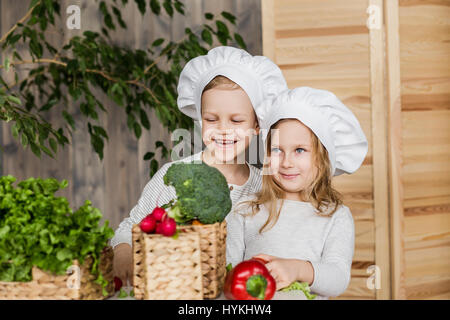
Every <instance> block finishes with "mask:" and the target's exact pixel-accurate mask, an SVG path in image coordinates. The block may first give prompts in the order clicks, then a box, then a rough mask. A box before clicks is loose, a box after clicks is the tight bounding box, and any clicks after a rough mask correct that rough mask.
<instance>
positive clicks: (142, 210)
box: [110, 162, 176, 248]
mask: <svg viewBox="0 0 450 320" xmlns="http://www.w3.org/2000/svg"><path fill="white" fill-rule="evenodd" d="M171 164H173V162H170V163H166V164H165V165H163V166H162V167H161V168H160V169H159V170H158V171H157V172H156V173H155V175H154V176H153V177H152V179H150V181H149V182H148V183H147V185H146V186H145V188H144V190H143V191H142V194H141V197H140V198H139V201H138V203H137V204H136V205H135V206H134V208H133V209H131V212H130V216H129V217H127V218H125V219H124V220H123V221H122V222H121V223H120V224H119V227H118V228H117V229H116V231H115V234H114V237H113V238H112V239H111V243H110V244H111V246H112V247H113V248H114V247H115V246H117V245H118V244H120V243H128V244H129V245H130V246H132V236H131V229H132V228H133V225H134V224H138V223H139V222H141V220H142V219H144V218H145V217H146V216H147V215H148V214H149V213H151V212H152V211H153V209H154V208H155V207H156V206H157V205H159V206H161V205H163V204H165V203H168V202H169V201H170V200H172V199H175V198H176V193H175V189H174V188H173V187H169V186H166V185H165V184H164V181H163V177H164V175H165V174H166V172H167V170H168V169H169V167H170V166H171Z"/></svg>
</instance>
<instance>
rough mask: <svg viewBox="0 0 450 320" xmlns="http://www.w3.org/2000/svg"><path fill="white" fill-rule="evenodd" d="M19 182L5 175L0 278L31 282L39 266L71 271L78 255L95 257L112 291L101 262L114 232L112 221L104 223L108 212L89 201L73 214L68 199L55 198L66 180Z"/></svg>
mask: <svg viewBox="0 0 450 320" xmlns="http://www.w3.org/2000/svg"><path fill="white" fill-rule="evenodd" d="M15 181H16V178H15V177H13V176H11V175H8V176H2V177H0V281H31V280H32V279H31V269H32V267H33V266H37V267H38V268H40V269H42V270H45V271H50V272H52V273H55V274H65V272H66V270H67V268H68V267H69V266H71V265H72V263H73V260H74V259H78V261H79V262H80V264H83V262H84V260H85V259H86V258H87V257H92V259H93V264H92V268H91V273H92V274H94V275H95V276H96V277H97V278H96V280H95V281H96V282H97V283H98V284H100V285H101V286H102V287H103V293H104V294H105V295H106V294H107V292H106V290H105V288H106V286H107V285H108V282H107V281H106V279H104V278H103V275H102V274H101V272H100V270H99V262H100V255H101V252H102V251H103V249H104V248H105V247H106V246H107V244H108V240H109V239H110V238H111V237H112V236H113V235H114V232H113V230H112V229H111V228H109V227H108V221H105V223H104V225H102V226H100V225H99V221H100V219H101V217H102V214H101V213H100V211H99V210H98V209H97V208H94V207H92V206H91V202H90V201H88V200H86V201H85V203H84V205H83V206H81V207H80V208H79V209H78V210H76V211H74V212H73V211H72V209H71V208H70V207H69V203H68V201H67V199H66V198H64V197H55V195H54V193H55V192H57V191H58V190H60V189H62V188H65V187H67V181H66V180H63V181H62V182H58V181H57V180H56V179H53V178H49V179H41V178H29V179H27V180H24V181H21V182H19V183H18V184H17V187H14V186H13V183H14V182H15Z"/></svg>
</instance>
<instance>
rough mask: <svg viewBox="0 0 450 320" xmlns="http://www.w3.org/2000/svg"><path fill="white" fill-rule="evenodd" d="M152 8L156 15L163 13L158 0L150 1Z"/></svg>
mask: <svg viewBox="0 0 450 320" xmlns="http://www.w3.org/2000/svg"><path fill="white" fill-rule="evenodd" d="M150 8H151V9H152V11H153V13H154V14H156V15H159V13H160V12H161V4H160V3H159V1H158V0H150Z"/></svg>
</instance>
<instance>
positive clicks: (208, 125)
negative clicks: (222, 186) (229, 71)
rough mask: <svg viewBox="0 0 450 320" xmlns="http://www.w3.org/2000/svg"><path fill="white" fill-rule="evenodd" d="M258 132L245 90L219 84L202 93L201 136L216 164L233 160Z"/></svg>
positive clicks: (242, 153) (242, 152)
mask: <svg viewBox="0 0 450 320" xmlns="http://www.w3.org/2000/svg"><path fill="white" fill-rule="evenodd" d="M258 133H259V127H258V122H257V119H256V116H255V112H254V110H253V107H252V103H251V101H250V99H249V97H248V96H247V93H245V91H244V90H242V89H229V88H226V87H216V88H213V89H209V90H207V91H205V92H204V93H203V95H202V139H203V142H204V143H205V145H206V148H207V149H208V150H209V151H210V152H211V154H212V155H213V156H214V158H215V160H216V162H217V163H231V162H233V163H234V159H236V158H237V157H238V155H245V153H244V151H245V150H246V149H247V148H248V146H249V145H250V142H251V139H252V138H253V136H254V135H255V134H256V135H257V134H258Z"/></svg>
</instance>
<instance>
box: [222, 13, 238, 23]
mask: <svg viewBox="0 0 450 320" xmlns="http://www.w3.org/2000/svg"><path fill="white" fill-rule="evenodd" d="M222 17H224V18H225V19H227V20H228V21H230V22H231V23H232V24H236V17H235V16H234V15H232V14H231V13H229V12H226V11H222Z"/></svg>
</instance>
